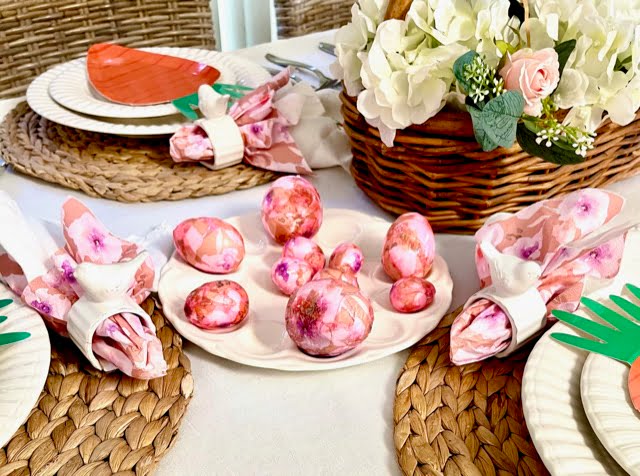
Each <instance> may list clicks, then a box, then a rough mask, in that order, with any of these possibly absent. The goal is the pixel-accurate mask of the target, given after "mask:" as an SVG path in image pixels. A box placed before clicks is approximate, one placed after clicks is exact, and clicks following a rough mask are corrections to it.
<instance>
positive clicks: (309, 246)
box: [282, 236, 326, 273]
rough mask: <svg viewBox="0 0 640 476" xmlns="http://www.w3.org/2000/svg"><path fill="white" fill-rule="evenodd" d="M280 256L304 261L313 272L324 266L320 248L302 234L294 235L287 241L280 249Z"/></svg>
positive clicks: (324, 259)
mask: <svg viewBox="0 0 640 476" xmlns="http://www.w3.org/2000/svg"><path fill="white" fill-rule="evenodd" d="M282 256H284V257H286V258H296V259H301V260H302V261H306V262H307V263H309V264H310V265H311V267H312V268H313V272H314V273H317V272H318V271H320V270H321V269H322V268H324V264H325V261H326V258H325V257H324V253H323V252H322V248H320V247H319V246H318V245H317V244H316V243H315V242H314V241H313V240H311V239H309V238H305V237H304V236H296V237H294V238H291V239H290V240H289V241H287V242H286V243H285V245H284V248H283V249H282Z"/></svg>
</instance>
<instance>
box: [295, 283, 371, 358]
mask: <svg viewBox="0 0 640 476" xmlns="http://www.w3.org/2000/svg"><path fill="white" fill-rule="evenodd" d="M285 321H286V326H287V333H288V334H289V337H291V339H292V340H293V342H295V344H296V345H297V346H298V347H299V348H300V349H301V350H302V351H303V352H305V353H307V354H309V355H314V356H318V357H333V356H336V355H340V354H343V353H345V352H347V351H349V350H351V349H354V348H355V347H356V346H358V345H359V344H361V343H362V342H363V341H364V340H365V339H366V338H367V336H368V335H369V332H371V327H372V325H373V308H372V307H371V302H370V301H369V299H368V298H367V297H365V296H364V295H363V294H362V293H361V292H360V290H359V289H358V288H356V287H354V286H350V285H348V284H346V283H343V282H341V281H337V280H335V279H320V280H317V281H310V282H308V283H307V284H305V285H304V286H302V287H301V288H300V289H298V290H297V291H296V292H295V293H294V294H293V295H292V296H291V297H290V298H289V303H288V304H287V310H286V313H285Z"/></svg>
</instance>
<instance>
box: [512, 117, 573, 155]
mask: <svg viewBox="0 0 640 476" xmlns="http://www.w3.org/2000/svg"><path fill="white" fill-rule="evenodd" d="M536 138H537V136H536V133H535V132H533V131H531V130H529V129H528V128H527V127H526V126H525V125H524V124H518V130H517V133H516V139H517V141H518V144H520V147H522V150H524V151H525V152H528V153H529V154H531V155H535V156H536V157H540V158H541V159H543V160H546V161H547V162H551V163H553V164H560V165H569V164H579V163H580V162H584V157H582V156H581V155H578V154H576V153H575V152H574V151H573V149H572V150H567V149H564V148H561V147H558V146H557V145H556V144H552V145H551V147H547V146H546V145H544V144H538V143H537V142H536Z"/></svg>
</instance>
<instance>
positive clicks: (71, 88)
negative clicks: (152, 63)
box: [49, 48, 236, 119]
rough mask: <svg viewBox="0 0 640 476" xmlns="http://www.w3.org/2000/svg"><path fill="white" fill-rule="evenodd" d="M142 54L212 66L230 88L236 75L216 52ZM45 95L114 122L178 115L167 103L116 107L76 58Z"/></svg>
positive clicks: (84, 63) (228, 58)
mask: <svg viewBox="0 0 640 476" xmlns="http://www.w3.org/2000/svg"><path fill="white" fill-rule="evenodd" d="M140 49H141V50H142V51H149V52H151V53H158V54H162V55H169V56H175V57H178V58H184V59H189V60H192V61H197V62H199V63H204V64H207V65H209V66H213V67H214V68H216V69H217V70H218V71H220V79H218V82H220V83H225V84H234V83H235V82H236V74H235V72H234V69H235V68H233V67H232V66H231V65H230V64H229V62H230V61H232V60H231V56H229V55H225V54H222V53H220V52H218V51H208V50H199V49H189V48H140ZM49 94H50V95H51V97H52V98H53V99H54V101H56V102H57V103H58V104H60V105H62V106H64V107H66V108H67V109H71V110H72V111H76V112H80V113H82V114H87V115H90V116H97V117H112V118H118V119H143V118H149V117H164V116H171V115H172V114H178V113H179V111H178V110H177V109H176V108H175V106H174V105H173V104H171V103H170V102H168V103H165V104H155V105H152V106H127V105H126V104H117V103H114V102H111V101H109V100H108V99H106V98H104V97H102V96H100V94H99V93H98V92H96V91H95V90H94V89H93V88H92V87H91V84H90V83H89V78H88V77H87V59H86V58H78V59H76V60H73V61H69V62H68V63H65V64H64V65H63V67H62V68H60V70H59V72H58V75H57V76H56V77H55V78H54V79H53V81H51V84H49Z"/></svg>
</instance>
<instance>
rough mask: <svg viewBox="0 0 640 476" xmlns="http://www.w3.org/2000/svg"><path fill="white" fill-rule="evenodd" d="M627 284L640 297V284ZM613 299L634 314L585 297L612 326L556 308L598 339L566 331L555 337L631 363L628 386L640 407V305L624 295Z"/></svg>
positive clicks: (559, 315) (562, 318)
mask: <svg viewBox="0 0 640 476" xmlns="http://www.w3.org/2000/svg"><path fill="white" fill-rule="evenodd" d="M626 288H627V289H628V290H629V291H630V292H631V294H633V295H634V296H635V297H636V298H638V299H640V288H638V287H637V286H634V285H632V284H627V285H626ZM609 299H611V301H612V302H613V303H614V304H615V305H616V306H618V307H619V308H620V309H621V310H622V311H624V312H625V313H626V314H627V315H628V316H629V317H630V318H629V317H627V316H625V315H623V314H619V313H618V312H616V311H614V310H612V309H610V308H608V307H606V306H603V305H602V304H600V303H598V302H596V301H594V300H593V299H589V298H582V299H581V302H582V304H584V305H585V307H586V308H587V309H589V310H591V311H592V312H593V313H594V314H596V315H597V316H598V317H600V318H601V319H602V320H604V321H605V322H607V323H608V324H610V325H611V326H612V327H609V326H606V325H603V324H599V323H597V322H595V321H592V320H590V319H586V318H584V317H581V316H578V315H576V314H571V313H569V312H566V311H553V312H552V314H553V315H554V316H555V317H556V318H558V320H560V321H562V322H564V323H565V324H567V325H569V326H571V327H573V328H575V329H578V330H580V331H582V332H585V333H587V334H589V335H591V336H593V337H595V338H596V339H597V340H593V339H588V338H585V337H579V336H575V335H570V334H563V333H553V334H551V337H552V338H553V339H555V340H557V341H558V342H562V343H564V344H568V345H571V346H573V347H577V348H578V349H583V350H587V351H589V352H595V353H598V354H602V355H605V356H607V357H610V358H612V359H616V360H619V361H621V362H625V363H627V364H628V365H630V366H631V370H630V371H629V378H628V380H627V387H628V390H629V395H630V396H631V401H632V403H633V407H634V408H635V409H636V410H638V411H640V359H639V357H640V344H639V342H640V306H638V305H636V304H634V303H632V302H631V301H628V300H627V299H625V298H623V297H620V296H609Z"/></svg>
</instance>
